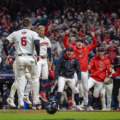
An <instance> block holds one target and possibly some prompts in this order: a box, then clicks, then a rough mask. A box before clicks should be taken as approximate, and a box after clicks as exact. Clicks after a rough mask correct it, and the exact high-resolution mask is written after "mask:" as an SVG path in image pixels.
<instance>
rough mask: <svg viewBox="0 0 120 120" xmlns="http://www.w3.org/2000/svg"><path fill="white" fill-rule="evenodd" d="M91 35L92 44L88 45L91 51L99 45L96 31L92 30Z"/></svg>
mask: <svg viewBox="0 0 120 120" xmlns="http://www.w3.org/2000/svg"><path fill="white" fill-rule="evenodd" d="M91 36H92V44H90V45H88V46H87V47H88V49H89V51H91V50H93V49H94V48H95V47H96V46H97V40H96V37H95V33H94V32H91Z"/></svg>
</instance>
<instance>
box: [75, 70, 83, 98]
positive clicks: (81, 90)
mask: <svg viewBox="0 0 120 120" xmlns="http://www.w3.org/2000/svg"><path fill="white" fill-rule="evenodd" d="M74 78H75V81H77V80H78V77H77V73H76V72H75V73H74ZM77 86H78V90H79V97H83V87H82V84H78V85H77Z"/></svg>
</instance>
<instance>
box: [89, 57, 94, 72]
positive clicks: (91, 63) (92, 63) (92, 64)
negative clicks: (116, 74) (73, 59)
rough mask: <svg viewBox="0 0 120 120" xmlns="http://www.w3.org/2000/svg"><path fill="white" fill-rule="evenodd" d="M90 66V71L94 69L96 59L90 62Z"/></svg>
mask: <svg viewBox="0 0 120 120" xmlns="http://www.w3.org/2000/svg"><path fill="white" fill-rule="evenodd" d="M89 66H90V70H91V69H92V67H93V66H94V58H92V59H91V60H90V63H89Z"/></svg>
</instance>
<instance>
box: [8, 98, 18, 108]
mask: <svg viewBox="0 0 120 120" xmlns="http://www.w3.org/2000/svg"><path fill="white" fill-rule="evenodd" d="M6 101H7V103H8V104H9V105H10V106H11V107H16V105H15V103H14V99H13V98H10V97H8V98H7V100H6Z"/></svg>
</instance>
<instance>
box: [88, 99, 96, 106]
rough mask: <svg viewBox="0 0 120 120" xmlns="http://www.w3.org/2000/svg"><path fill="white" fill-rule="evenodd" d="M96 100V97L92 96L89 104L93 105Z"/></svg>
mask: <svg viewBox="0 0 120 120" xmlns="http://www.w3.org/2000/svg"><path fill="white" fill-rule="evenodd" d="M96 101H97V98H95V97H93V99H92V101H91V104H90V106H93V104H94V103H95V102H96Z"/></svg>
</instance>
